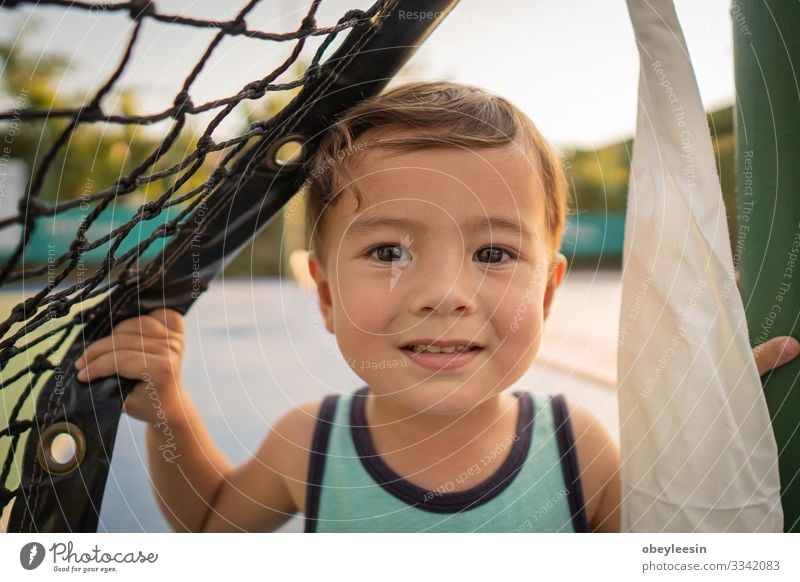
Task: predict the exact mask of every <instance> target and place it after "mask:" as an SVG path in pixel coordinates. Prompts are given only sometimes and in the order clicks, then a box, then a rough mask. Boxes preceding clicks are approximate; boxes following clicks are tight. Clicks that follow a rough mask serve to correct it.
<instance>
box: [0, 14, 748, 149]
mask: <svg viewBox="0 0 800 582" xmlns="http://www.w3.org/2000/svg"><path fill="white" fill-rule="evenodd" d="M242 4H244V2H243V1H241V0H231V1H229V2H225V3H220V2H218V1H217V2H215V1H214V0H198V1H195V2H191V1H185V0H184V1H180V2H178V1H174V0H158V2H157V3H156V5H157V6H158V9H159V11H161V12H164V13H173V14H174V13H181V14H183V15H187V16H195V17H200V18H213V19H222V18H229V17H230V16H231V15H232V14H233V13H235V8H237V7H239V6H241V5H242ZM261 4H262V5H260V6H259V7H258V8H257V9H256V10H255V11H254V12H253V14H252V17H250V18H248V24H249V26H250V27H251V28H257V29H260V30H269V31H271V32H285V31H288V30H292V29H294V28H295V27H296V26H297V24H298V22H299V20H300V18H301V17H302V15H303V13H304V12H305V8H306V6H307V2H305V1H300V0H270V1H267V0H265V1H263V2H262V3H261ZM369 4H371V2H370V1H364V0H350V1H341V0H327V1H326V2H323V3H322V8H321V11H320V15H319V19H318V20H319V22H320V23H321V24H332V23H333V22H335V20H336V18H338V17H339V16H340V15H342V14H343V13H344V12H345V11H346V10H347V9H348V8H354V7H358V8H365V7H367V6H369ZM221 5H222V6H226V7H227V8H226V9H225V12H222V13H220V11H219V7H220V6H221ZM729 6H730V4H729V0H703V1H702V2H697V1H691V0H678V1H677V2H676V7H677V10H678V15H679V17H680V18H681V22H682V25H683V27H684V32H685V34H686V37H687V43H688V46H689V51H690V54H691V56H692V60H693V62H694V65H695V70H696V73H697V76H698V83H699V86H700V91H701V95H702V97H703V102H704V103H705V104H706V107H707V108H716V107H720V106H723V105H729V104H731V103H732V102H733V93H734V91H733V64H732V46H731V24H730V16H729V13H728V11H729ZM2 16H3V20H4V24H6V22H7V23H8V25H4V26H3V28H2V32H0V37H2V38H3V39H4V40H9V39H11V40H13V39H14V38H16V37H17V36H18V35H19V34H20V31H24V30H27V31H29V34H28V35H27V36H28V40H27V44H28V45H29V46H30V48H31V49H33V50H36V51H50V52H57V53H59V54H62V55H64V56H65V57H67V58H68V59H70V60H71V61H72V62H73V70H72V71H71V72H70V73H69V74H68V75H65V77H64V78H63V79H62V80H61V90H62V91H64V92H65V93H69V94H76V95H83V94H87V93H89V92H90V91H91V90H92V89H96V88H97V87H98V86H100V85H101V84H102V83H103V82H104V81H105V79H106V78H107V76H108V75H109V74H110V73H111V71H113V70H114V68H115V67H116V63H117V62H118V60H119V58H120V56H121V55H122V51H123V49H124V46H125V40H126V34H127V33H128V32H129V30H130V25H131V21H130V19H129V18H127V17H126V16H123V15H116V14H102V13H99V12H95V13H91V14H90V13H87V12H85V11H81V10H70V11H65V10H63V9H60V8H52V7H48V6H40V7H37V8H35V9H33V10H32V11H31V10H29V9H24V10H20V9H17V10H15V11H10V12H9V11H6V10H4V11H3V12H2ZM34 21H35V22H36V23H37V26H36V28H33V27H32V23H33V22H34ZM212 36H213V33H212V32H206V31H198V30H197V29H193V28H189V27H183V26H175V25H170V26H166V25H161V24H158V23H155V22H148V24H147V26H146V28H145V32H144V36H143V38H142V41H143V42H141V44H140V45H139V46H138V48H137V51H136V52H135V54H134V59H133V61H132V63H131V66H130V67H129V71H128V72H126V74H125V76H124V77H123V79H122V80H121V81H120V83H119V85H120V86H122V85H125V86H129V87H132V88H135V89H136V90H137V91H138V93H139V96H140V106H141V107H142V108H143V109H144V110H145V111H147V112H152V111H157V110H159V109H161V108H163V107H165V106H167V105H168V104H169V103H170V102H171V101H172V97H173V96H174V94H175V93H176V92H177V87H178V84H179V82H180V80H181V79H182V78H183V76H184V75H185V74H186V73H187V72H188V71H189V70H190V69H191V67H193V66H194V64H195V62H196V61H197V58H198V57H199V54H200V52H201V51H202V50H203V48H204V47H205V44H206V43H207V42H208V41H209V40H210V39H211V38H212ZM309 48H313V46H312V47H309ZM289 49H290V46H289V45H288V44H278V43H265V42H262V41H253V40H247V39H242V38H229V39H226V41H225V42H224V43H223V45H222V46H221V47H220V50H218V52H217V53H216V55H215V57H214V58H213V59H212V60H211V61H210V62H209V63H208V65H207V67H206V70H205V71H204V73H203V74H202V75H201V77H200V78H199V79H198V81H197V83H196V85H195V86H194V87H193V88H192V98H193V100H194V102H195V103H199V102H203V101H207V100H209V99H213V98H218V97H222V96H224V95H229V94H232V93H235V92H236V91H238V90H239V88H240V87H241V86H243V85H244V84H246V83H247V82H248V81H250V80H253V79H255V78H257V77H260V76H263V75H264V74H265V73H266V72H267V71H269V70H271V69H272V68H274V67H275V66H276V64H277V63H278V62H280V60H281V58H282V57H285V55H287V54H288V50H289ZM307 54H309V55H310V51H309V53H307ZM405 71H406V73H405V74H404V77H403V78H404V79H411V78H414V79H420V78H426V79H430V78H447V79H454V80H460V81H465V82H469V83H474V84H477V85H481V86H484V87H487V88H488V89H490V90H492V91H495V92H497V93H499V94H502V95H504V96H506V97H508V98H509V99H511V100H512V101H513V102H515V103H516V104H517V105H519V106H520V107H521V108H522V109H523V110H524V111H525V112H526V113H527V114H528V115H529V116H530V117H531V118H532V119H533V120H534V122H535V123H536V124H537V125H538V126H539V127H540V129H541V130H542V131H543V133H544V134H545V136H546V137H547V138H548V139H550V140H551V141H552V142H554V143H555V144H556V145H558V146H560V147H570V146H583V147H593V146H601V145H604V144H606V143H608V142H611V141H614V140H616V139H619V138H621V137H627V136H629V135H631V134H632V133H633V130H634V124H635V118H636V116H635V113H636V112H635V109H636V84H637V76H638V64H637V55H636V50H635V45H634V39H633V31H632V29H631V26H630V22H629V20H628V14H627V8H626V5H625V2H624V0H601V1H593V0H560V1H559V0H539V1H527V0H507V1H506V2H487V1H486V0H461V2H460V3H459V4H458V5H457V6H456V8H455V10H454V12H453V13H451V15H450V16H449V17H448V18H447V19H446V20H445V21H444V22H443V24H442V25H441V26H440V27H439V28H438V29H437V30H436V31H435V32H434V33H433V34H432V35H431V36H430V37H429V39H428V41H427V42H426V44H425V45H424V46H423V47H422V49H421V50H420V51H419V52H418V54H417V55H416V56H415V57H414V58H413V59H412V61H411V63H410V65H409V67H408V68H407V69H405ZM222 131H225V127H223V128H222Z"/></svg>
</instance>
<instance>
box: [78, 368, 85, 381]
mask: <svg viewBox="0 0 800 582" xmlns="http://www.w3.org/2000/svg"><path fill="white" fill-rule="evenodd" d="M78 380H80V381H81V382H83V381H84V380H86V370H81V371H80V372H78Z"/></svg>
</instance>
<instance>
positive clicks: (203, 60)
mask: <svg viewBox="0 0 800 582" xmlns="http://www.w3.org/2000/svg"><path fill="white" fill-rule="evenodd" d="M259 1H260V0H251V1H250V2H248V3H247V4H246V5H245V6H244V7H243V8H242V9H241V10H240V11H239V12H238V14H236V16H235V17H234V18H233V19H231V20H224V21H213V20H202V19H195V18H189V17H185V16H178V15H170V14H164V13H161V12H159V11H158V10H157V8H156V4H155V2H149V1H142V0H133V1H130V2H125V3H89V2H72V1H66V0H12V1H8V0H6V1H3V2H0V14H2V12H3V9H6V8H14V7H17V6H21V5H30V6H42V5H53V6H57V7H61V8H69V9H71V10H84V11H88V12H92V11H102V12H118V13H127V14H128V15H129V17H130V19H131V20H132V28H131V31H130V34H129V36H128V38H127V44H126V47H125V50H124V52H123V55H122V57H121V59H120V61H119V64H118V65H117V67H116V69H115V70H114V71H113V73H111V74H110V75H109V76H108V78H107V80H106V81H105V83H103V84H102V86H101V87H100V88H99V89H98V90H97V91H96V92H95V93H94V95H93V96H92V97H91V98H90V99H89V100H87V101H86V102H84V103H83V104H81V105H79V106H76V107H72V108H53V109H24V108H23V109H21V110H15V111H4V112H0V127H2V124H3V123H4V122H5V123H8V122H9V121H11V120H17V121H18V122H21V123H37V122H38V123H43V122H49V121H50V120H54V119H62V120H64V122H65V123H66V126H65V127H64V128H63V129H62V130H61V131H60V132H59V133H58V134H57V135H56V136H55V137H54V138H53V139H52V141H51V143H50V144H49V146H48V147H47V149H46V151H45V152H44V154H43V155H42V156H41V159H40V160H38V163H37V164H36V165H35V166H34V167H33V169H32V171H31V176H30V180H29V182H28V184H27V188H26V190H25V193H24V196H23V197H22V198H21V199H20V204H19V207H18V209H17V214H16V215H14V216H11V217H9V218H6V219H3V220H0V233H2V232H4V231H6V230H10V229H21V234H20V236H19V239H18V243H17V244H16V246H15V248H14V249H13V251H12V252H11V254H10V256H9V257H8V259H7V260H6V261H4V263H3V264H2V266H1V267H0V288H2V287H4V286H8V285H9V284H17V285H19V284H20V283H21V284H23V285H24V284H25V282H26V281H31V280H34V281H36V280H37V278H41V277H44V276H47V277H48V282H47V284H46V285H44V286H43V287H42V288H41V289H39V290H38V291H36V292H35V293H33V294H31V295H30V296H29V297H28V298H27V299H25V300H24V301H21V302H19V303H18V304H17V305H15V306H14V308H13V309H12V310H11V313H10V314H9V315H8V317H6V318H5V320H3V321H2V323H0V391H4V390H7V389H9V388H10V387H12V386H16V387H17V388H18V389H20V396H19V398H18V399H17V400H16V402H15V403H14V405H13V407H12V408H11V410H10V412H8V413H7V414H6V418H4V419H2V420H0V444H2V442H1V441H2V439H8V440H9V441H10V442H9V443H8V448H7V451H6V455H5V459H4V461H3V464H2V467H1V468H0V513H2V510H3V508H4V507H5V506H7V505H8V504H9V503H10V502H11V501H12V500H14V499H15V498H16V497H17V496H18V495H19V494H20V488H19V487H16V488H14V487H12V486H10V485H9V477H10V475H11V472H12V468H13V465H14V459H15V456H16V453H17V450H18V448H19V446H20V439H21V438H22V437H23V436H24V435H25V434H26V433H27V432H28V431H30V429H31V427H32V426H34V419H33V418H20V416H21V415H22V412H23V409H24V408H25V407H26V404H29V403H30V401H31V399H32V397H33V396H34V395H35V392H36V390H35V388H36V387H37V386H38V385H39V384H40V382H42V381H43V380H46V379H47V378H48V376H51V375H52V374H54V373H57V374H60V373H63V371H62V370H61V368H60V367H59V365H58V364H57V363H56V362H54V361H53V359H54V356H55V355H57V353H58V352H59V351H60V350H62V349H63V347H64V346H65V343H66V342H67V340H68V338H70V337H72V335H73V334H74V333H75V332H78V331H79V330H80V329H81V328H82V327H83V326H85V325H86V324H87V323H88V322H89V321H90V320H91V318H92V316H93V313H95V311H96V308H97V307H98V306H97V305H96V303H97V302H98V301H99V302H100V303H102V301H100V300H102V299H103V298H104V297H107V296H108V294H109V293H110V292H111V291H113V290H115V289H117V288H119V287H128V288H135V287H136V286H137V284H139V283H141V281H142V280H143V278H145V277H147V276H150V275H152V274H154V273H155V274H157V272H158V270H159V269H161V268H163V266H162V265H159V264H158V262H157V261H153V262H150V264H149V265H146V267H145V268H144V269H143V270H140V269H139V266H140V265H141V264H143V261H141V258H142V254H143V253H145V251H147V249H148V248H150V247H151V246H152V245H154V244H155V243H156V242H158V241H159V240H161V241H162V242H163V239H168V238H170V237H173V236H188V235H187V232H188V231H189V229H188V228H182V227H183V226H186V224H187V218H188V217H190V216H191V215H192V213H193V212H195V211H196V210H197V209H198V207H200V205H201V204H203V202H204V200H205V199H206V198H207V196H208V195H209V194H210V193H211V192H212V191H213V190H214V187H215V186H216V185H217V184H218V183H219V182H220V180H222V179H223V178H226V177H227V176H228V175H229V172H230V170H231V167H232V165H233V162H234V161H235V159H236V156H237V154H239V153H240V152H242V150H243V148H244V147H245V146H246V145H247V144H248V143H250V142H251V140H252V139H254V138H258V137H262V136H268V135H271V134H273V133H275V132H277V131H278V130H279V128H278V127H276V124H275V122H274V119H275V117H276V116H274V115H273V116H271V117H270V118H269V119H266V120H259V121H255V122H252V123H250V124H249V126H248V127H247V128H246V130H245V131H244V132H241V133H240V135H237V136H235V137H232V138H230V139H224V140H220V141H215V139H214V137H212V136H213V135H214V131H215V129H217V128H218V127H219V125H220V124H221V123H222V121H223V120H225V119H226V118H227V117H228V116H229V114H230V113H231V112H232V111H233V110H234V109H235V108H236V107H237V106H238V105H239V104H240V103H242V102H244V101H253V100H258V99H261V98H263V97H264V96H265V95H267V94H269V93H275V92H284V91H291V90H294V89H299V88H302V87H303V86H304V84H305V83H307V82H308V81H309V80H311V79H313V78H314V77H315V76H316V75H318V74H319V67H320V64H321V62H322V58H323V56H324V54H325V52H326V50H327V49H328V48H329V47H330V46H331V44H332V43H333V42H334V40H335V39H336V37H337V35H338V34H339V33H341V32H342V31H345V30H347V29H350V28H352V27H354V26H356V25H357V24H359V23H360V22H363V21H365V20H370V19H372V18H373V17H375V15H376V14H379V13H380V10H381V5H382V4H383V3H382V2H378V3H376V4H375V5H374V6H372V7H371V8H369V9H367V10H350V11H348V12H346V13H345V14H344V16H342V17H341V18H340V19H339V20H338V22H337V23H336V24H335V25H333V26H326V27H320V26H318V24H317V19H316V16H317V13H318V9H319V5H320V2H321V0H314V1H313V2H311V5H310V7H309V9H308V11H307V13H306V14H305V16H304V17H303V18H302V21H301V23H300V25H299V26H298V27H297V29H296V30H294V31H291V32H287V33H270V32H265V31H260V30H254V29H252V28H250V27H249V26H248V23H247V16H248V15H249V14H250V13H251V12H252V10H253V9H254V8H255V7H256V5H258V4H259ZM149 22H159V23H162V24H169V25H175V26H187V27H194V28H197V29H207V30H212V31H216V33H215V35H214V37H213V39H212V40H211V41H210V42H209V43H208V45H207V46H206V47H205V49H204V50H203V51H202V55H201V56H200V58H199V60H198V61H197V63H196V64H195V66H194V67H193V69H192V70H191V72H190V73H189V74H188V75H187V76H186V77H185V79H183V83H182V86H181V89H180V91H179V92H178V93H177V94H176V95H175V97H174V99H173V101H172V105H171V106H170V107H168V108H166V109H164V110H163V111H159V112H157V113H154V114H149V115H133V114H131V115H120V114H115V113H110V112H107V111H106V110H104V99H108V98H109V96H110V95H111V94H112V91H113V89H114V88H115V84H117V82H118V81H119V80H120V78H121V77H122V75H123V73H124V72H125V71H126V67H128V66H129V64H130V63H131V55H132V53H133V51H134V48H135V47H136V46H137V43H140V42H141V38H142V30H143V28H144V27H145V26H147V25H148V23H149ZM232 36H245V37H248V38H251V39H256V40H260V41H268V42H279V43H292V42H293V43H294V46H293V48H292V50H291V54H290V55H289V57H288V58H286V59H285V60H284V61H283V62H282V63H281V64H280V65H279V66H278V67H277V68H275V69H274V70H273V71H271V72H270V73H269V74H267V75H266V76H264V77H262V78H260V79H257V80H255V81H252V82H250V83H247V84H246V85H244V86H243V87H242V88H241V89H240V90H239V91H238V92H237V93H235V94H233V95H230V96H227V97H223V98H220V99H216V100H212V101H208V102H206V103H202V104H195V103H194V102H193V101H192V99H191V97H190V90H191V89H192V86H193V84H194V82H195V80H196V79H197V78H198V76H199V75H200V73H201V72H202V71H203V69H204V66H205V65H206V64H207V62H208V61H209V59H210V58H211V56H212V54H213V53H214V51H215V49H217V48H218V47H219V45H220V43H221V42H222V41H223V39H225V38H226V37H232ZM316 36H319V37H323V38H322V42H321V44H320V46H319V47H318V48H317V50H316V51H315V52H314V55H313V58H312V59H311V61H310V64H309V65H308V66H307V67H305V68H304V70H303V71H302V73H300V74H299V77H298V78H297V79H296V80H293V81H290V82H277V79H278V78H279V77H281V76H282V75H283V74H284V73H286V72H287V71H289V72H291V69H292V68H293V67H295V68H296V67H298V66H299V65H301V63H300V62H299V59H300V55H301V51H302V50H303V47H304V45H305V44H306V42H307V41H308V39H309V38H310V37H316ZM207 112H212V113H213V117H212V119H211V121H210V122H209V123H208V124H207V125H206V126H205V129H204V130H203V131H202V134H201V135H200V137H199V139H197V141H196V146H195V147H194V149H193V150H192V151H189V152H188V153H187V155H185V157H183V158H182V159H180V161H179V162H177V163H173V164H171V165H169V166H168V167H165V168H157V165H158V164H159V162H162V163H163V160H164V158H165V154H166V153H167V152H169V151H170V149H171V148H172V146H174V144H175V143H176V142H177V140H178V138H179V136H180V135H181V132H182V130H184V128H185V127H186V123H187V119H188V118H189V117H190V116H194V115H198V114H201V113H207ZM166 120H172V121H171V122H169V123H171V127H170V128H169V130H168V131H167V132H166V135H165V136H164V137H163V139H162V140H161V141H160V143H158V144H157V145H156V146H155V147H153V148H152V149H151V151H149V153H148V154H147V155H146V156H144V159H142V160H141V161H140V162H138V165H136V166H135V167H133V168H132V169H131V170H130V171H128V172H127V173H126V174H125V175H120V176H119V178H118V179H116V180H115V181H114V182H113V183H112V184H111V185H110V186H108V187H105V188H102V189H97V190H92V191H91V192H86V193H85V194H83V195H82V196H81V197H80V199H74V200H66V201H62V202H58V200H57V196H56V202H55V203H48V202H47V201H46V200H45V199H44V196H43V193H44V191H45V189H46V187H45V183H46V177H47V176H48V175H49V174H50V173H53V172H56V171H57V170H58V167H57V166H58V165H57V164H56V163H55V162H56V160H57V157H58V155H59V152H62V153H63V150H64V149H65V148H68V147H69V142H70V139H71V138H72V137H73V136H74V135H75V133H76V132H77V131H78V129H79V128H80V127H81V126H84V125H87V124H105V125H121V126H134V127H137V126H141V125H151V124H155V123H158V122H161V121H166ZM212 153H213V154H215V157H216V158H217V159H218V161H215V162H214V163H213V169H211V168H207V167H206V166H207V164H208V162H209V156H210V155H211V154H212ZM203 172H207V174H208V175H207V177H205V176H204V174H203ZM198 175H201V176H203V177H205V179H204V180H203V182H202V184H201V185H199V186H197V185H195V184H190V179H191V178H193V177H196V176H198ZM143 187H147V188H152V187H155V188H156V191H157V192H159V193H160V194H159V195H158V196H157V197H156V198H155V199H153V200H150V201H147V202H145V203H144V204H142V205H141V206H139V208H138V210H137V211H136V213H135V215H134V216H133V218H132V219H131V220H129V221H128V222H126V223H125V224H121V225H119V226H116V227H114V228H112V229H111V230H110V231H108V232H105V233H103V234H102V235H100V236H97V237H96V238H94V239H93V240H92V239H90V237H89V236H88V231H89V229H90V227H91V226H92V225H93V224H94V223H95V222H96V221H97V219H98V217H100V216H101V214H102V213H103V212H104V211H106V210H107V209H108V208H109V207H110V206H112V204H114V203H115V202H116V201H117V200H122V199H125V197H126V196H128V197H130V195H131V194H132V193H134V192H136V191H137V190H138V189H140V188H143ZM162 190H163V191H162ZM83 204H89V205H90V210H89V211H88V213H87V214H86V215H85V217H83V218H82V220H81V221H80V225H79V227H78V228H77V231H76V232H75V237H74V240H72V242H71V244H70V246H69V248H68V249H67V250H65V251H64V252H62V253H60V254H57V256H54V257H52V259H51V258H48V261H47V264H43V265H34V266H30V267H27V268H26V266H25V259H24V256H25V251H26V249H27V248H28V246H29V245H30V243H31V240H32V235H33V233H34V231H35V229H36V228H37V227H38V228H41V222H42V220H43V219H49V220H56V219H57V217H58V216H59V215H63V213H65V212H66V211H68V210H71V209H74V208H77V207H79V206H80V207H81V208H85V207H84V206H81V205H83ZM169 209H174V210H173V211H172V212H174V213H175V216H174V218H172V217H171V216H172V214H171V213H168V216H169V218H168V219H167V220H163V216H162V215H163V214H164V213H165V212H168V211H169ZM112 210H113V207H112ZM159 217H161V218H162V220H161V221H159V222H157V224H158V226H157V227H156V228H155V229H154V230H153V232H152V233H151V234H149V235H148V236H144V237H141V238H140V239H138V240H137V242H136V244H135V245H134V246H133V247H132V248H130V249H129V250H126V251H124V252H123V251H122V250H121V246H122V243H123V241H124V240H125V239H126V238H127V237H128V236H129V235H130V234H131V233H132V232H133V231H134V229H136V228H137V227H138V226H139V225H140V224H142V223H145V222H148V221H153V220H157V219H158V218H159ZM189 226H191V225H189ZM105 246H108V252H107V253H106V254H105V257H104V258H103V259H102V260H100V261H99V262H97V263H96V264H94V265H93V266H92V267H91V268H90V269H88V271H86V264H85V260H84V259H85V255H86V254H87V253H89V252H91V251H93V250H95V249H99V248H101V247H105ZM79 266H80V267H79ZM79 268H80V269H81V271H82V272H81V273H80V276H77V277H76V271H77V270H78V269H79ZM87 273H88V274H87ZM93 300H94V301H93ZM73 308H75V309H73ZM37 332H38V335H37ZM45 341H47V344H46V346H45V347H44V349H42V346H41V345H40V344H42V343H43V342H45ZM37 346H38V347H39V350H40V351H39V353H37V354H36V355H35V357H33V358H30V357H27V356H29V355H30V350H32V348H35V347H37ZM15 358H19V359H20V360H18V361H22V360H24V361H23V363H22V369H20V370H19V371H16V372H13V370H12V372H11V373H10V374H9V372H8V370H9V363H10V362H11V361H12V360H14V359H15ZM0 396H2V394H0ZM1 450H2V447H0V451H1Z"/></svg>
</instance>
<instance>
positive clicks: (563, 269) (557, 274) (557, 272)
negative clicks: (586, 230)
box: [543, 253, 567, 319]
mask: <svg viewBox="0 0 800 582" xmlns="http://www.w3.org/2000/svg"><path fill="white" fill-rule="evenodd" d="M566 274H567V257H565V256H564V255H562V254H561V253H556V257H555V260H554V261H553V265H552V266H551V267H550V277H549V279H548V281H547V288H546V289H545V291H544V306H543V307H544V318H545V319H547V316H548V315H550V305H551V304H552V303H553V297H555V294H556V289H558V287H559V286H560V285H561V283H562V282H563V281H564V276H565V275H566Z"/></svg>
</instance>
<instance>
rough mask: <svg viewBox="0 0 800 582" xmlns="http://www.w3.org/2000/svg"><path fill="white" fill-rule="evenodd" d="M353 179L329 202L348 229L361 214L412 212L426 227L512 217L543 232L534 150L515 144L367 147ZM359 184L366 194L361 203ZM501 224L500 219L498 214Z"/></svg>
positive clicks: (333, 221) (332, 220) (336, 220)
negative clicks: (406, 147)
mask: <svg viewBox="0 0 800 582" xmlns="http://www.w3.org/2000/svg"><path fill="white" fill-rule="evenodd" d="M347 169H348V172H349V174H350V177H351V178H352V180H353V182H352V183H351V184H349V185H347V184H343V186H344V189H343V192H342V193H341V194H340V196H341V200H339V201H338V203H337V204H335V205H334V206H333V207H332V208H330V209H329V213H330V214H329V216H328V221H329V222H328V223H329V224H330V226H331V227H332V234H333V231H338V232H337V235H338V236H342V235H344V234H345V231H347V230H348V229H350V228H351V226H352V225H353V224H354V223H355V224H357V219H360V218H369V217H372V216H381V217H394V218H402V219H410V220H413V222H415V223H418V224H420V225H421V226H423V227H425V228H426V230H434V229H440V228H446V227H447V225H452V226H465V225H466V226H472V227H475V228H477V226H478V225H477V222H479V221H481V220H483V221H484V222H485V221H486V220H490V219H501V220H505V221H506V222H508V221H512V222H516V223H518V224H520V225H524V226H526V227H527V230H529V231H531V232H532V234H533V235H534V237H535V238H537V239H544V238H546V237H545V236H544V234H545V233H544V231H543V229H544V228H545V225H546V220H545V217H544V190H543V185H542V181H541V178H540V174H539V171H538V166H537V164H536V162H535V161H534V160H533V159H532V157H531V155H530V154H529V153H528V152H526V151H525V150H523V149H522V148H520V147H518V146H517V145H516V144H509V145H507V146H503V147H496V148H481V149H466V148H457V147H447V148H444V147H435V148H434V147H430V148H422V149H415V150H411V151H403V150H398V149H390V148H385V147H382V148H373V149H370V148H366V149H365V150H364V151H362V152H361V153H360V154H359V155H358V156H357V158H356V159H355V160H353V161H352V162H351V163H349V164H348V167H347ZM353 186H354V187H355V188H356V189H357V190H358V192H359V193H360V195H361V198H362V203H361V205H360V206H359V205H357V200H356V197H355V195H354V193H353V191H352V190H353ZM496 224H499V223H498V222H496Z"/></svg>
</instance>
